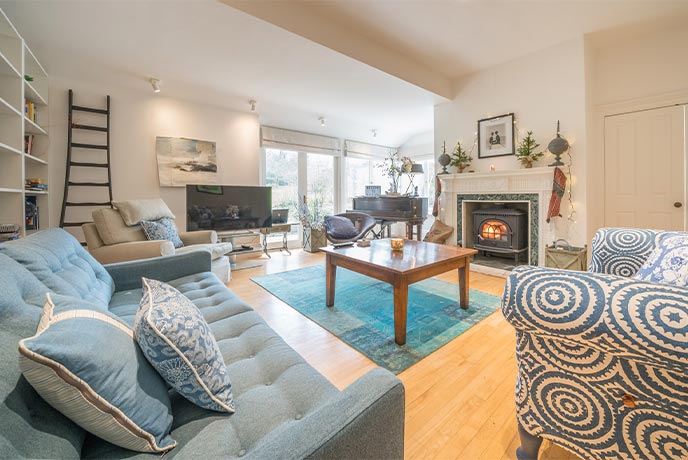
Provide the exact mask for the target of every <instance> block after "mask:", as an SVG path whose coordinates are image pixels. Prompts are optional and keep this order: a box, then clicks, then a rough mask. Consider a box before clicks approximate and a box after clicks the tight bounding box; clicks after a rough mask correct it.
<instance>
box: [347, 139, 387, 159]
mask: <svg viewBox="0 0 688 460" xmlns="http://www.w3.org/2000/svg"><path fill="white" fill-rule="evenodd" d="M396 151H397V149H396V148H395V147H387V146H384V145H375V144H368V143H367V142H358V141H352V140H348V139H347V140H345V141H344V154H345V155H346V156H350V157H354V158H356V157H358V158H370V157H375V158H385V157H388V156H389V155H391V154H393V153H394V152H396Z"/></svg>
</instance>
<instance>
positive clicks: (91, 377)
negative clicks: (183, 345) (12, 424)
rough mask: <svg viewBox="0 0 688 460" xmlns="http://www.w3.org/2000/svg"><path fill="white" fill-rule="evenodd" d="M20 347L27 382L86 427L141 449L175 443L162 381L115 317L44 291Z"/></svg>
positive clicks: (168, 446) (163, 448) (158, 448)
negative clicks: (36, 318)
mask: <svg viewBox="0 0 688 460" xmlns="http://www.w3.org/2000/svg"><path fill="white" fill-rule="evenodd" d="M60 300H68V298H64V297H63V298H62V299H60ZM19 353H20V358H19V367H20V368H21V371H22V374H24V377H25V378H26V380H27V381H28V382H29V383H30V384H31V386H33V387H34V388H35V389H36V391H37V392H38V394H40V395H41V397H43V399H45V400H46V401H47V402H48V403H49V404H50V405H51V406H53V407H54V408H55V409H57V410H59V411H60V412H62V413H63V414H64V415H65V416H67V417H68V418H70V419H71V420H72V421H73V422H75V423H76V424H78V425H79V426H81V427H82V428H83V429H85V430H86V431H89V432H90V433H92V434H94V435H96V436H99V437H101V438H103V439H105V440H106V441H109V442H111V443H112V444H115V445H118V446H121V447H125V448H127V449H131V450H135V451H139V452H164V451H167V450H170V449H172V448H173V447H174V446H175V445H176V442H175V441H174V440H172V438H170V436H169V431H170V428H171V425H172V411H171V407H170V400H169V396H168V394H167V387H166V385H165V382H164V381H163V380H162V379H161V378H160V376H159V375H158V374H157V373H156V372H155V369H153V368H152V367H151V366H150V365H149V364H148V362H147V361H146V359H145V358H144V357H143V355H142V354H141V351H140V350H139V348H138V347H137V346H136V342H135V341H134V338H133V333H132V331H131V329H129V327H127V326H126V325H125V324H124V323H123V322H121V321H120V320H119V319H117V318H116V317H115V316H114V315H112V314H110V313H106V312H102V311H97V310H96V309H93V308H89V307H88V305H79V306H77V308H61V307H56V306H55V303H53V301H52V299H51V297H50V295H48V296H47V300H46V303H45V307H44V310H43V315H42V317H41V320H40V322H39V325H38V328H37V331H36V335H34V336H33V337H30V338H27V339H23V340H21V341H20V342H19Z"/></svg>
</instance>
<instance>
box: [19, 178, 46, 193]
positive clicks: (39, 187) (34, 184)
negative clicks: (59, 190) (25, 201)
mask: <svg viewBox="0 0 688 460" xmlns="http://www.w3.org/2000/svg"><path fill="white" fill-rule="evenodd" d="M24 189H26V190H30V191H33V192H45V191H47V190H48V184H45V183H43V179H26V180H25V181H24Z"/></svg>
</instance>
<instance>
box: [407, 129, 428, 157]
mask: <svg viewBox="0 0 688 460" xmlns="http://www.w3.org/2000/svg"><path fill="white" fill-rule="evenodd" d="M434 151H435V138H434V133H433V132H432V131H427V132H424V133H420V134H416V135H414V136H411V137H409V138H408V139H407V140H406V142H404V143H403V144H401V145H400V146H399V155H400V156H402V157H403V156H406V157H414V156H419V155H432V153H433V152H434Z"/></svg>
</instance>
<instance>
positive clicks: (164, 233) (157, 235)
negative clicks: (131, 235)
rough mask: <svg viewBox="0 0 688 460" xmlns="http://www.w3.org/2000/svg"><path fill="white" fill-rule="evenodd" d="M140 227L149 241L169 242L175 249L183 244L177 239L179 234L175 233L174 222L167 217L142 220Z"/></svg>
mask: <svg viewBox="0 0 688 460" xmlns="http://www.w3.org/2000/svg"><path fill="white" fill-rule="evenodd" d="M141 227H143V231H144V232H145V233H146V236H147V237H148V239H149V240H167V241H171V242H172V244H173V245H174V247H175V248H181V247H182V246H184V243H183V242H182V240H181V239H180V238H179V233H177V227H175V225H174V220H172V219H170V218H169V217H163V218H162V219H158V220H142V221H141Z"/></svg>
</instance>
